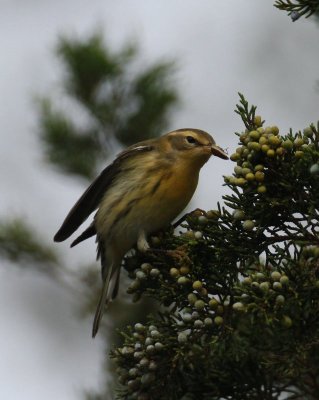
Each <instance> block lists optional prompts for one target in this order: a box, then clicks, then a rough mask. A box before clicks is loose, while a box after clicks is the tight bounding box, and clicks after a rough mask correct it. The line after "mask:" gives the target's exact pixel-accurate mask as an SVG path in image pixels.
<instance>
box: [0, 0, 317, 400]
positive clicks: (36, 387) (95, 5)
mask: <svg viewBox="0 0 319 400" xmlns="http://www.w3.org/2000/svg"><path fill="white" fill-rule="evenodd" d="M272 3H273V2H272V1H261V0H259V1H258V0H228V1H224V2H220V1H217V0H200V1H196V2H195V1H194V0H192V1H191V0H171V1H169V2H168V1H159V0H156V1H155V0H134V1H132V0H131V1H130V0H117V1H116V2H115V1H110V0H103V1H102V0H91V1H90V2H79V1H78V0H77V1H75V0H63V1H62V0H57V1H54V2H53V1H51V0H29V1H25V0H24V1H23V0H0V48H1V55H0V57H1V67H0V92H1V107H0V127H1V131H0V132H1V146H0V179H1V186H2V190H1V197H0V215H2V216H9V215H11V214H14V215H19V216H25V218H27V220H28V222H30V223H32V225H33V226H34V227H35V228H37V230H38V231H39V232H40V233H41V234H42V235H43V237H44V238H45V239H46V240H47V241H48V242H49V241H51V240H52V236H53V234H54V232H55V230H56V228H57V227H58V225H59V224H60V222H61V221H62V219H63V218H64V216H65V214H66V212H67V211H68V210H69V208H70V206H72V204H73V203H74V201H75V200H76V199H77V198H78V196H79V195H80V194H81V192H82V190H83V186H82V184H81V182H80V181H79V180H76V179H74V178H70V177H63V176H62V175H60V174H59V173H57V172H55V171H53V170H52V169H49V167H48V166H47V165H46V164H45V162H44V161H43V157H42V154H41V152H40V146H39V143H38V142H37V137H36V121H37V115H36V113H35V107H34V103H33V96H35V95H37V94H47V93H48V92H50V93H52V94H54V95H56V96H60V95H61V92H62V90H61V87H59V86H58V82H59V79H60V78H61V68H60V66H59V63H58V61H57V59H56V58H55V57H54V54H53V49H54V46H55V44H56V40H57V36H58V35H59V34H61V33H67V34H77V35H79V36H82V37H85V35H86V34H89V33H91V32H92V31H93V30H94V28H96V26H99V28H100V29H102V30H103V31H104V32H105V34H106V37H107V38H108V41H109V42H110V43H111V44H112V46H113V48H114V49H116V48H117V47H119V46H120V45H121V44H123V43H124V42H125V41H126V40H127V39H129V38H133V39H135V40H137V41H138V42H139V43H140V46H141V57H142V58H141V63H151V62H152V61H155V60H156V59H160V58H162V57H164V58H166V57H174V58H177V59H178V66H179V72H178V73H177V75H176V76H177V82H178V85H179V87H180V89H181V94H182V98H183V104H182V107H181V109H180V110H179V111H178V112H176V114H175V115H174V118H173V120H172V126H171V128H172V129H174V128H182V127H196V128H201V129H204V130H207V131H208V132H210V133H212V134H213V135H214V137H215V139H216V141H217V142H218V144H220V145H221V146H222V147H228V148H229V151H230V152H231V151H232V150H233V149H234V148H235V147H236V140H235V139H234V135H233V132H234V131H236V130H240V129H242V125H241V122H240V119H239V117H238V116H237V115H236V114H235V113H234V112H233V110H234V107H235V104H236V102H237V100H238V96H237V92H238V91H240V92H243V93H244V94H245V95H246V97H247V99H248V100H249V101H250V102H253V103H254V104H257V105H258V110H259V112H260V113H262V116H263V118H265V119H266V120H267V122H268V123H269V124H270V125H273V124H277V125H278V126H279V127H280V129H281V131H282V132H284V133H285V132H286V131H287V130H288V129H289V127H293V128H294V129H295V130H298V129H302V128H303V127H304V126H306V125H307V124H309V123H310V122H312V121H316V120H317V119H318V118H319V98H318V97H319V95H318V92H316V91H315V84H316V81H317V80H318V79H319V70H318V65H319V59H318V58H319V52H318V47H319V41H318V27H319V25H316V24H315V23H313V22H311V21H305V20H300V21H297V22H295V23H292V22H291V20H290V18H288V17H287V16H286V15H285V14H284V13H283V12H279V11H278V10H276V9H275V8H274V7H273V6H272ZM232 168H233V165H232V163H230V162H229V163H226V162H224V161H222V160H219V159H218V160H217V159H214V160H211V161H210V162H209V163H208V164H207V165H206V166H205V168H204V169H203V171H202V174H201V179H200V185H199V187H198V191H197V193H196V195H195V197H194V201H193V203H192V206H193V207H201V208H205V209H210V208H214V207H215V205H216V202H217V201H218V200H220V198H221V196H222V194H223V193H224V190H225V188H223V187H222V182H223V180H222V175H223V174H230V173H231V171H232ZM59 251H61V254H62V253H63V254H64V253H66V257H67V259H68V260H69V262H70V264H71V265H73V266H74V267H76V266H77V264H78V263H80V262H81V263H82V260H83V259H85V260H87V261H93V260H94V257H95V245H94V244H93V242H90V243H88V244H87V245H85V246H83V247H79V248H78V249H74V250H72V251H71V250H68V244H65V245H64V244H63V245H60V247H59ZM74 303H75V299H74V298H73V297H72V295H71V294H69V293H67V291H66V290H65V289H64V288H62V287H59V286H58V285H52V283H51V282H50V281H49V280H47V279H46V278H45V277H42V276H37V277H35V275H34V274H32V273H28V272H25V273H21V271H20V270H17V269H15V268H13V266H12V265H9V264H8V263H2V267H1V268H0V316H1V319H2V329H1V330H0V343H1V361H0V397H1V398H4V399H10V400H16V399H22V398H23V399H24V400H25V399H27V400H28V399H33V400H38V399H42V398H46V399H50V398H52V399H53V398H54V399H55V398H58V399H60V400H73V399H79V398H80V394H81V391H82V390H85V389H90V388H95V387H97V385H98V384H99V383H101V382H102V376H101V365H102V362H103V357H104V354H103V349H102V345H101V341H99V339H96V340H94V341H92V340H91V338H90V329H91V321H90V320H81V319H76V317H74V309H75V304H74Z"/></svg>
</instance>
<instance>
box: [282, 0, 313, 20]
mask: <svg viewBox="0 0 319 400" xmlns="http://www.w3.org/2000/svg"><path fill="white" fill-rule="evenodd" d="M274 5H275V7H277V8H278V9H279V10H283V11H287V12H288V15H290V16H291V19H292V20H293V21H296V20H298V19H299V18H300V17H302V16H305V17H306V18H308V17H310V16H311V15H312V14H314V13H318V9H319V1H318V0H276V1H275V4H274Z"/></svg>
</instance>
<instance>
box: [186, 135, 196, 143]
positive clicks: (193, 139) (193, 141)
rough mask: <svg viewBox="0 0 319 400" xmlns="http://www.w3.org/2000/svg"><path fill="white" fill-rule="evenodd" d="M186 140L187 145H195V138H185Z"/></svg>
mask: <svg viewBox="0 0 319 400" xmlns="http://www.w3.org/2000/svg"><path fill="white" fill-rule="evenodd" d="M186 140H187V142H188V143H191V144H195V143H197V140H196V139H195V138H193V136H186Z"/></svg>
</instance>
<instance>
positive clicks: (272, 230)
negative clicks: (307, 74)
mask: <svg viewBox="0 0 319 400" xmlns="http://www.w3.org/2000/svg"><path fill="white" fill-rule="evenodd" d="M255 110H256V108H255V107H249V106H248V103H247V101H246V100H245V98H244V97H243V96H242V95H240V103H239V104H238V105H237V108H236V112H237V113H238V114H240V116H241V118H242V120H243V122H244V125H245V131H243V132H241V133H238V134H237V135H238V137H239V147H238V148H237V150H236V153H234V154H233V155H231V159H232V161H233V162H235V163H236V166H235V168H234V174H233V175H232V176H227V177H225V184H226V185H227V186H228V188H229V190H230V194H227V195H225V196H224V197H223V200H224V206H221V205H220V204H218V209H217V210H212V211H208V212H205V211H201V210H196V211H194V212H192V213H190V214H189V215H186V216H185V218H184V219H183V220H182V221H181V222H180V225H179V229H180V231H179V233H178V234H173V232H166V233H163V234H162V235H159V236H157V237H155V238H153V246H154V247H156V248H159V249H160V250H157V251H154V252H153V253H151V254H150V255H147V256H146V255H142V254H139V253H136V255H134V256H132V257H131V258H128V259H127V260H126V263H125V267H126V269H127V270H128V271H129V275H130V277H131V278H132V280H133V281H132V283H131V285H130V287H129V290H128V291H129V292H130V293H133V296H134V298H135V299H138V298H139V297H140V296H141V295H143V296H150V297H152V298H155V299H156V300H157V301H158V302H159V303H160V304H161V305H162V306H163V308H162V312H161V313H159V314H158V315H153V316H151V317H150V318H149V320H148V322H147V323H146V324H141V323H136V324H135V326H131V327H128V328H127V330H126V331H125V332H123V333H122V335H123V342H124V343H123V345H122V346H121V347H119V348H116V349H114V351H113V352H112V356H113V358H114V360H115V362H116V364H117V367H118V369H117V372H118V375H119V382H120V383H121V384H122V386H121V390H120V391H119V396H118V398H120V399H127V400H128V399H140V400H142V399H154V400H156V399H207V400H208V399H210V400H212V399H216V400H217V399H234V400H235V399H236V400H238V399H279V398H281V399H315V398H317V395H318V393H319V386H318V385H319V381H318V376H319V375H318V373H319V371H318V366H319V315H318V306H319V238H318V232H319V220H318V215H319V180H318V178H319V131H318V126H317V127H315V126H314V125H310V126H309V127H307V128H306V129H305V130H304V131H303V132H297V133H293V132H292V130H290V132H289V133H287V134H285V135H280V134H279V129H278V127H277V126H265V127H264V121H262V119H261V117H260V116H257V115H255Z"/></svg>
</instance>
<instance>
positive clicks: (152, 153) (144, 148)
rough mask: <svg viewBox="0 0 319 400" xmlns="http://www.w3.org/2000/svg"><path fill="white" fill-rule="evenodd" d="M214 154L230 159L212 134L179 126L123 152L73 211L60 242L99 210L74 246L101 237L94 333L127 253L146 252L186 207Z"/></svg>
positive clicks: (59, 235) (58, 236) (115, 288)
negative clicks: (151, 240) (153, 238)
mask: <svg viewBox="0 0 319 400" xmlns="http://www.w3.org/2000/svg"><path fill="white" fill-rule="evenodd" d="M212 155H214V156H217V157H220V158H223V159H228V157H227V155H226V153H225V152H224V151H223V150H222V149H221V148H220V147H218V146H217V145H216V143H215V141H214V139H213V138H212V136H210V135H209V134H208V133H207V132H204V131H202V130H199V129H178V130H175V131H172V132H169V133H167V134H166V135H163V136H161V137H159V138H156V139H149V140H145V141H143V142H139V143H137V144H135V145H133V146H131V147H129V148H128V149H126V150H124V151H123V152H122V153H120V154H119V155H118V156H117V158H116V159H115V161H114V162H113V163H112V164H111V165H109V166H107V167H106V168H105V169H104V170H103V171H102V172H101V174H100V175H99V176H98V177H97V178H96V179H95V181H94V182H93V183H92V184H91V185H90V186H89V187H88V188H87V190H86V191H85V192H84V193H83V195H82V196H81V197H80V199H79V200H78V201H77V202H76V204H75V205H74V206H73V208H72V209H71V210H70V212H69V213H68V215H67V217H66V218H65V220H64V222H63V224H62V226H61V228H60V229H59V230H58V232H57V233H56V235H55V236H54V240H55V241H56V242H61V241H64V240H65V239H67V238H68V237H69V236H71V235H72V234H73V233H74V232H75V231H76V230H77V228H78V227H79V226H80V225H81V224H82V223H83V222H84V221H85V220H86V219H87V218H88V216H89V215H90V214H91V213H92V212H93V211H95V210H96V209H97V212H96V214H95V215H94V218H93V222H92V223H91V225H90V226H89V227H88V228H87V229H86V230H85V231H84V232H83V233H82V234H81V235H80V236H79V237H78V238H77V239H75V240H74V242H73V243H72V244H71V247H73V246H75V245H76V244H78V243H80V242H82V241H83V240H85V239H88V238H89V237H91V236H94V235H96V242H97V259H99V258H100V259H101V265H102V280H103V289H102V292H101V296H100V300H99V303H98V306H97V310H96V313H95V317H94V322H93V329H92V336H93V337H94V336H95V335H96V333H97V331H98V328H99V324H100V321H101V318H102V315H103V312H104V309H105V308H106V306H107V305H108V303H109V302H110V301H112V300H113V299H114V298H115V297H116V295H117V293H118V288H119V279H120V269H121V263H122V259H123V257H124V256H125V254H126V253H127V252H128V251H129V250H130V249H131V248H132V247H133V246H134V245H135V244H136V245H137V248H138V250H139V251H147V250H148V249H149V248H150V246H149V244H148V241H147V238H148V236H149V234H151V233H153V232H156V231H159V230H161V229H163V228H165V227H167V226H168V225H169V224H170V222H172V221H173V220H174V218H176V217H177V216H178V214H180V213H181V212H182V211H183V209H184V208H185V207H186V206H187V204H188V203H189V201H190V199H191V198H192V196H193V194H194V192H195V189H196V187H197V183H198V177H199V171H200V169H201V168H202V166H203V165H204V164H205V163H206V162H207V161H208V160H209V158H210V157H211V156H212Z"/></svg>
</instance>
